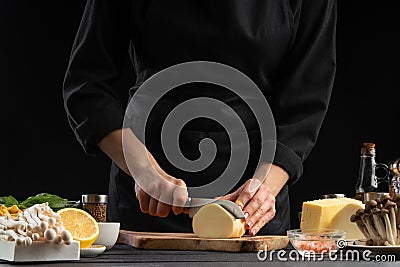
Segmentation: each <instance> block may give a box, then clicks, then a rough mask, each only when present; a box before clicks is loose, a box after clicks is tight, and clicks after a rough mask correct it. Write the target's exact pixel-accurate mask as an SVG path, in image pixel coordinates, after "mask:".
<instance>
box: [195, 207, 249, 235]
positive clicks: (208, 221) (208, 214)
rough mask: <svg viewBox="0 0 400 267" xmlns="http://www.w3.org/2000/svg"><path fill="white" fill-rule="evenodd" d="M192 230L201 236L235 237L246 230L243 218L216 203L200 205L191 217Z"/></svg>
mask: <svg viewBox="0 0 400 267" xmlns="http://www.w3.org/2000/svg"><path fill="white" fill-rule="evenodd" d="M192 226H193V232H194V234H195V235H197V236H198V237H203V238H236V237H241V236H242V235H243V234H244V232H245V231H246V228H245V220H244V219H236V218H235V217H234V216H233V215H232V214H231V213H230V212H228V211H227V210H225V209H224V208H223V207H221V206H220V205H218V204H215V203H212V204H208V205H206V206H204V207H202V208H201V209H200V210H199V211H198V212H197V213H196V214H195V215H194V217H193V222H192Z"/></svg>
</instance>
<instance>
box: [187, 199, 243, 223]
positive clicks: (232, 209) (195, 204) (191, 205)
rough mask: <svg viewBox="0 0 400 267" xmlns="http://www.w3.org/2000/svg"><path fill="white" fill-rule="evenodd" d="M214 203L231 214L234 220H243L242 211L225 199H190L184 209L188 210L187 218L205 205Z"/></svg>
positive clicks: (191, 216)
mask: <svg viewBox="0 0 400 267" xmlns="http://www.w3.org/2000/svg"><path fill="white" fill-rule="evenodd" d="M211 203H215V204H218V205H220V206H221V207H223V208H224V209H225V210H227V211H228V212H229V213H231V214H232V215H233V216H234V217H235V218H236V219H244V218H245V217H244V213H243V211H242V209H241V208H240V207H239V206H238V205H236V204H235V203H234V202H232V201H229V200H225V199H211V198H191V197H189V198H188V200H187V201H186V204H185V208H187V209H188V210H189V217H190V218H193V216H194V215H195V214H196V213H197V212H198V211H199V210H200V209H201V208H202V207H203V206H205V205H207V204H211Z"/></svg>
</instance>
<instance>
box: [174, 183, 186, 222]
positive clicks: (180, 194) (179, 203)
mask: <svg viewBox="0 0 400 267" xmlns="http://www.w3.org/2000/svg"><path fill="white" fill-rule="evenodd" d="M172 197H173V203H172V211H173V213H174V214H175V215H178V214H180V213H182V212H183V210H184V206H185V204H186V202H187V199H188V191H187V188H186V184H185V182H183V181H182V180H179V179H178V180H177V187H176V188H175V190H174V192H173V194H172Z"/></svg>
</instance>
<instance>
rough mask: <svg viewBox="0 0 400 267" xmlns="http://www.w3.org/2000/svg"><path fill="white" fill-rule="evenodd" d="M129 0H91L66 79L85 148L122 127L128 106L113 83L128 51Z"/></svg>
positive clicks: (68, 103)
mask: <svg viewBox="0 0 400 267" xmlns="http://www.w3.org/2000/svg"><path fill="white" fill-rule="evenodd" d="M128 2H130V1H108V0H88V1H87V3H86V7H85V10H84V13H83V17H82V21H81V24H80V26H79V30H78V33H77V35H76V38H75V42H74V44H73V48H72V52H71V56H70V61H69V64H68V69H67V72H66V75H65V79H64V86H63V97H64V107H65V110H66V112H67V117H68V121H69V123H70V125H71V127H72V129H73V131H74V133H75V135H76V137H77V139H78V141H79V142H80V144H81V145H82V146H83V148H84V150H85V152H86V153H88V154H97V153H98V151H99V149H98V147H97V143H98V142H99V141H100V140H101V139H102V138H103V137H105V136H106V135H107V134H108V133H110V132H111V131H113V130H116V129H119V128H121V127H122V122H123V117H124V108H123V105H122V103H121V101H120V100H119V98H118V95H117V92H116V91H115V90H114V89H113V87H112V83H113V82H114V81H115V80H116V79H117V78H118V77H119V75H120V73H121V71H122V67H123V65H124V62H125V60H126V58H127V56H128V48H129V42H130V39H129V11H130V7H129V6H128Z"/></svg>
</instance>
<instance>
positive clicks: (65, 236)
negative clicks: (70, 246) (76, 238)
mask: <svg viewBox="0 0 400 267" xmlns="http://www.w3.org/2000/svg"><path fill="white" fill-rule="evenodd" d="M61 238H62V239H63V240H64V241H72V235H71V233H70V232H69V231H67V230H63V231H62V232H61Z"/></svg>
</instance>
